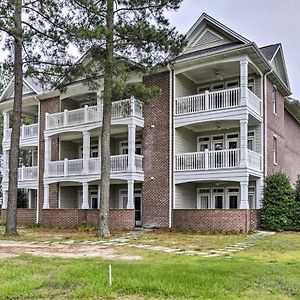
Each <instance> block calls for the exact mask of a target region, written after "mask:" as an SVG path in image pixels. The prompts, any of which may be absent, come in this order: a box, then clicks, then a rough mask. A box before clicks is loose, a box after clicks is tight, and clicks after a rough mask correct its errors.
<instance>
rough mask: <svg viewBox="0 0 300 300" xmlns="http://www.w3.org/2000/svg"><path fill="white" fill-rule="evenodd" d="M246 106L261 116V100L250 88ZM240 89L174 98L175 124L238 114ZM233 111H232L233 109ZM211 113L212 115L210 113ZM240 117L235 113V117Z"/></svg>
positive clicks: (177, 125)
mask: <svg viewBox="0 0 300 300" xmlns="http://www.w3.org/2000/svg"><path fill="white" fill-rule="evenodd" d="M247 99H248V102H247V108H248V109H249V111H250V112H251V113H253V114H254V115H256V116H261V100H260V99H259V98H258V97H257V96H256V95H255V94H254V93H253V92H252V91H250V90H248V98H247ZM242 107H243V106H242V104H241V89H240V88H234V89H225V90H221V91H215V92H208V91H206V92H205V93H203V94H196V95H192V96H186V97H181V98H176V99H175V126H176V127H179V126H185V125H187V124H191V123H196V122H200V121H209V120H211V118H212V117H213V119H214V120H217V119H218V118H220V119H222V118H224V116H225V117H226V115H224V114H228V113H229V116H228V119H230V114H231V115H232V116H234V115H235V114H239V112H240V111H241V108H242ZM233 110H234V111H235V112H234V111H233ZM211 113H213V116H212V114H211ZM233 118H234V117H233ZM239 118H240V117H239V116H238V115H237V117H236V119H239Z"/></svg>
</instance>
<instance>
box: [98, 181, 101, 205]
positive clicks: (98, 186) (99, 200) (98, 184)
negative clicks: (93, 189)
mask: <svg viewBox="0 0 300 300" xmlns="http://www.w3.org/2000/svg"><path fill="white" fill-rule="evenodd" d="M100 201H101V199H100V184H98V208H100Z"/></svg>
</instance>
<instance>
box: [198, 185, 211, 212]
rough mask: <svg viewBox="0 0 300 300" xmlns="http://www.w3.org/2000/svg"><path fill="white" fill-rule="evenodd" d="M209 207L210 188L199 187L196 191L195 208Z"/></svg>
mask: <svg viewBox="0 0 300 300" xmlns="http://www.w3.org/2000/svg"><path fill="white" fill-rule="evenodd" d="M209 208H211V199H210V189H209V188H200V189H198V193H197V209H209Z"/></svg>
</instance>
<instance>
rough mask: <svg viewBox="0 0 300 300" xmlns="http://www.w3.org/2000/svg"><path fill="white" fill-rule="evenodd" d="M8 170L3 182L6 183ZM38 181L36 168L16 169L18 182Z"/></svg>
mask: <svg viewBox="0 0 300 300" xmlns="http://www.w3.org/2000/svg"><path fill="white" fill-rule="evenodd" d="M8 178H9V170H6V176H5V178H4V181H8ZM37 179H38V167H37V166H35V167H21V168H18V181H19V182H20V181H21V182H22V181H33V180H37Z"/></svg>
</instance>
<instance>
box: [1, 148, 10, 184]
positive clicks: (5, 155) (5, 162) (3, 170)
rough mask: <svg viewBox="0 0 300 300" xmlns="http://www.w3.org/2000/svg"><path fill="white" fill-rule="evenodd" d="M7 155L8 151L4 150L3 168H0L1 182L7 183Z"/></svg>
mask: <svg viewBox="0 0 300 300" xmlns="http://www.w3.org/2000/svg"><path fill="white" fill-rule="evenodd" d="M8 154H9V151H7V150H4V151H3V166H2V176H3V181H8V178H7V175H8V171H7V170H8Z"/></svg>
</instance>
